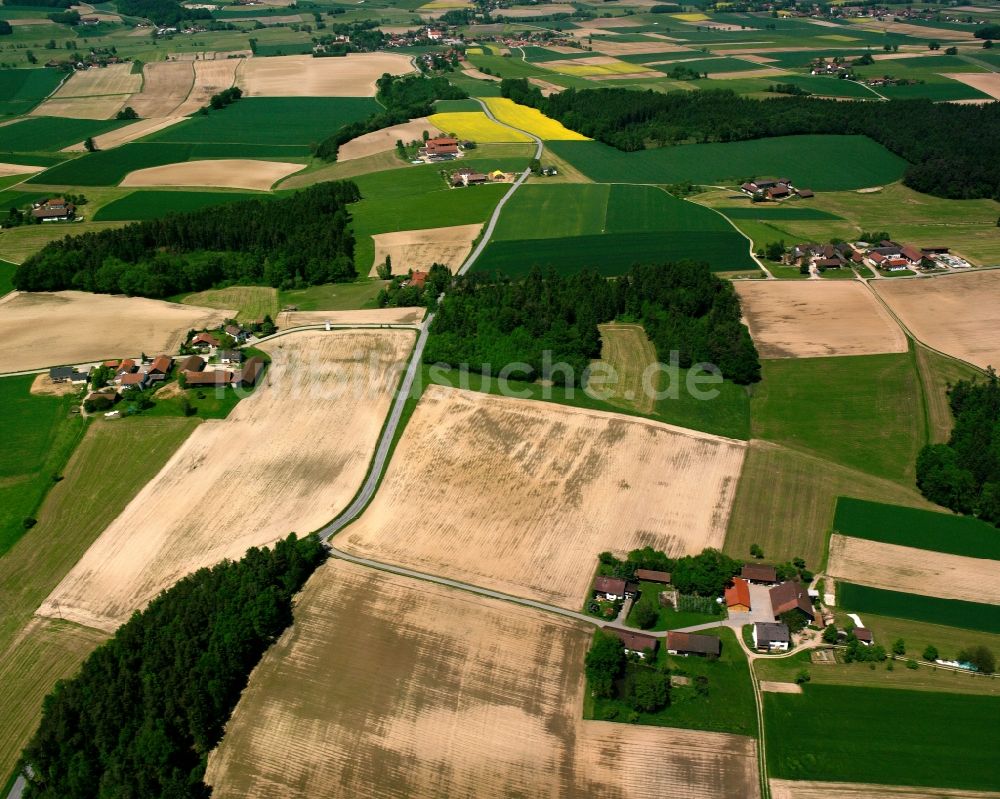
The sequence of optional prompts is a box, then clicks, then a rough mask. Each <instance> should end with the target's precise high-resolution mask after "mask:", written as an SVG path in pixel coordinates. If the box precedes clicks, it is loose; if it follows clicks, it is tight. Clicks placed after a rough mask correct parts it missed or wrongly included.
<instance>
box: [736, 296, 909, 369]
mask: <svg viewBox="0 0 1000 799" xmlns="http://www.w3.org/2000/svg"><path fill="white" fill-rule="evenodd" d="M733 286H734V288H735V289H736V293H737V294H738V295H739V297H740V302H741V304H742V306H743V316H744V318H745V319H746V322H747V326H748V327H749V328H750V335H751V336H753V340H754V343H755V344H756V345H757V349H758V351H759V352H760V354H761V356H763V357H764V358H815V357H819V356H827V355H874V354H876V353H885V352H906V336H905V335H904V334H903V331H902V330H901V329H900V327H899V325H897V324H896V322H895V321H894V320H893V319H892V317H891V316H890V315H889V314H888V313H887V312H886V310H885V308H883V307H882V305H881V304H880V303H879V302H878V300H876V299H875V298H874V297H873V296H872V295H871V294H870V293H869V291H868V290H867V289H866V288H865V287H864V286H863V285H861V283H859V282H856V281H844V280H839V281H832V280H824V281H819V280H766V281H765V280H759V281H755V280H743V281H736V282H734V283H733Z"/></svg>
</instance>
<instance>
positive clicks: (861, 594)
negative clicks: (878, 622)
mask: <svg viewBox="0 0 1000 799" xmlns="http://www.w3.org/2000/svg"><path fill="white" fill-rule="evenodd" d="M837 605H838V606H839V607H843V608H846V609H847V610H852V611H856V612H858V613H865V612H868V613H875V614H876V615H879V616H895V617H897V618H900V619H910V620H911V621H922V622H927V623H928V624H940V625H943V626H945V627H961V628H963V629H966V630H980V631H982V632H986V633H1000V605H987V604H984V603H982V602H967V601H965V600H961V599H940V598H938V597H934V596H924V595H923V594H908V593H905V592H903V591H889V590H886V589H883V588H872V587H870V586H867V585H857V584H855V583H847V582H841V581H840V580H838V581H837Z"/></svg>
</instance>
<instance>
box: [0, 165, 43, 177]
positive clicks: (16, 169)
mask: <svg viewBox="0 0 1000 799" xmlns="http://www.w3.org/2000/svg"><path fill="white" fill-rule="evenodd" d="M44 168H45V167H42V166H29V165H28V164H0V177H4V178H5V177H8V176H9V175H33V174H34V173H35V172H41V171H42V170H43V169H44Z"/></svg>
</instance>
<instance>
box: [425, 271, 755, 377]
mask: <svg viewBox="0 0 1000 799" xmlns="http://www.w3.org/2000/svg"><path fill="white" fill-rule="evenodd" d="M616 318H627V319H632V320H635V321H638V322H641V323H642V324H643V326H644V327H645V328H646V332H647V334H648V335H649V338H650V339H651V340H652V342H653V344H654V346H655V347H656V351H657V355H658V356H659V358H660V360H661V361H663V362H667V361H668V360H669V358H670V354H671V353H672V352H676V353H677V354H678V358H679V362H680V365H681V366H682V367H689V366H691V365H692V364H695V363H706V362H707V363H712V364H715V365H716V366H717V367H718V368H719V370H721V372H722V375H723V376H724V377H725V378H727V379H729V380H733V381H735V382H737V383H752V382H755V381H757V380H759V379H760V362H759V360H758V357H757V349H756V347H755V346H754V344H753V341H752V340H751V339H750V334H749V332H748V331H747V329H746V327H745V326H744V325H743V324H742V322H741V321H740V319H741V313H740V303H739V299H738V298H737V296H736V292H735V291H733V288H732V285H731V284H730V283H729V282H728V281H723V280H720V279H719V278H717V277H716V276H715V275H713V274H712V273H711V271H709V268H708V266H707V265H705V264H698V263H693V262H690V261H682V262H678V263H665V264H656V265H652V264H650V265H637V266H634V267H633V268H632V270H631V271H630V272H629V273H628V274H627V275H624V276H622V277H619V278H614V279H611V280H608V279H606V278H603V277H601V276H599V275H598V274H597V272H595V271H593V270H584V271H581V272H578V273H575V274H572V275H559V274H556V273H554V272H549V273H547V274H544V275H543V273H542V272H541V271H539V270H537V269H536V270H534V271H533V272H532V273H531V274H530V275H529V276H528V277H526V278H525V279H523V280H517V281H515V280H507V279H492V278H489V277H486V276H483V275H481V274H478V273H473V274H472V275H471V276H463V277H460V278H457V279H456V280H455V282H454V284H453V285H452V288H451V289H450V290H449V291H448V294H447V295H446V296H445V299H444V301H443V302H442V303H441V306H440V308H439V309H438V314H437V317H436V318H435V320H434V323H433V326H432V328H431V332H432V333H433V335H432V336H431V338H430V340H429V342H428V345H427V348H426V350H425V354H424V359H425V361H426V362H427V363H439V362H440V363H448V364H451V365H452V366H462V365H468V366H469V367H470V368H471V369H473V370H474V371H477V372H478V371H482V372H483V373H485V374H492V375H498V374H499V373H500V371H501V370H502V369H503V368H504V367H506V366H507V365H508V364H514V363H521V364H526V365H527V366H528V369H527V371H526V372H525V371H520V372H518V373H516V374H513V375H510V376H511V377H513V378H515V379H520V380H529V381H531V380H536V379H538V378H543V379H547V380H549V379H550V380H553V381H555V382H556V383H558V384H560V385H576V386H580V385H583V384H584V381H585V378H586V370H587V367H588V365H589V362H590V361H591V359H593V358H596V357H598V356H599V355H600V336H599V334H598V330H597V325H598V324H600V323H603V322H608V321H611V320H613V319H616ZM546 353H548V356H547V355H546ZM560 362H562V363H565V364H567V365H568V366H569V370H561V369H555V370H553V369H552V368H551V366H552V365H554V364H559V363H560Z"/></svg>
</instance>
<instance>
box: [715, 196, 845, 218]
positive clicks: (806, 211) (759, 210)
mask: <svg viewBox="0 0 1000 799" xmlns="http://www.w3.org/2000/svg"><path fill="white" fill-rule="evenodd" d="M716 207H717V208H718V209H719V211H721V212H722V213H723V214H725V215H726V216H728V217H729V218H730V219H739V220H742V219H756V220H758V221H761V222H767V221H769V220H771V219H775V220H779V221H788V220H792V221H813V220H816V219H824V220H826V219H840V217H839V216H837V215H836V214H831V213H830V212H829V211H821V210H820V209H819V208H810V207H808V206H807V205H804V204H802V203H800V204H798V205H789V204H788V203H787V202H785V203H782V204H781V205H773V204H767V203H758V204H756V205H750V204H749V201H748V203H747V204H746V205H742V206H732V207H729V206H721V205H720V206H716Z"/></svg>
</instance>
